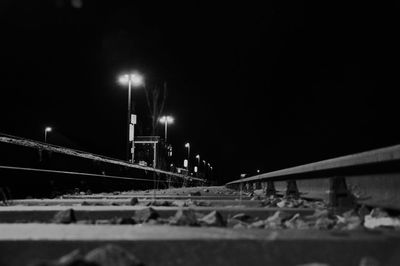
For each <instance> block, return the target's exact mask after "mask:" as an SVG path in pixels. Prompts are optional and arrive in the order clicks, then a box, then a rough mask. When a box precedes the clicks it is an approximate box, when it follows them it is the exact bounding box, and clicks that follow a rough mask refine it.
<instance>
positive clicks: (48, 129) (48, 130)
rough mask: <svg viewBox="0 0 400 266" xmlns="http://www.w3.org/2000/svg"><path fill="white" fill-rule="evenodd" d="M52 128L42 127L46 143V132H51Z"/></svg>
mask: <svg viewBox="0 0 400 266" xmlns="http://www.w3.org/2000/svg"><path fill="white" fill-rule="evenodd" d="M52 130H53V129H52V128H51V127H46V128H45V129H44V142H45V143H47V133H48V132H51V131H52Z"/></svg>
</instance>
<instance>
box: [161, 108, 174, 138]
mask: <svg viewBox="0 0 400 266" xmlns="http://www.w3.org/2000/svg"><path fill="white" fill-rule="evenodd" d="M160 122H161V123H163V124H165V131H164V139H165V143H167V136H168V124H172V123H173V122H174V118H173V117H172V116H169V115H167V116H165V115H164V116H163V117H161V118H160Z"/></svg>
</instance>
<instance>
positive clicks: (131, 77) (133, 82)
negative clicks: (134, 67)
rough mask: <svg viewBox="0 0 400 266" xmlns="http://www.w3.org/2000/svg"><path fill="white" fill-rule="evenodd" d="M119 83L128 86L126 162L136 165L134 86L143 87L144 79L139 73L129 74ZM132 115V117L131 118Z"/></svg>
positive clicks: (120, 79)
mask: <svg viewBox="0 0 400 266" xmlns="http://www.w3.org/2000/svg"><path fill="white" fill-rule="evenodd" d="M118 81H119V83H120V84H122V85H128V115H127V118H128V119H127V122H128V130H127V131H128V137H127V139H128V141H127V145H126V160H127V161H131V163H134V159H135V131H134V129H135V128H134V125H135V124H136V115H132V111H131V110H132V109H133V108H132V92H131V91H132V86H133V87H139V86H140V85H143V77H142V76H141V75H140V74H139V73H137V72H133V73H129V74H123V75H121V76H120V77H119V78H118ZM131 115H132V116H131ZM131 141H132V150H131V156H130V154H129V153H130V152H129V148H130V145H129V144H130V142H131Z"/></svg>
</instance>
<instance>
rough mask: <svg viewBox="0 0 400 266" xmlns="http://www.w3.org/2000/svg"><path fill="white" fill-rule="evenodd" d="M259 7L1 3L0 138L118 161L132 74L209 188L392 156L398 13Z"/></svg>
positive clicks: (392, 9) (138, 94)
mask: <svg viewBox="0 0 400 266" xmlns="http://www.w3.org/2000/svg"><path fill="white" fill-rule="evenodd" d="M189 2H190V3H189ZM214 2H216V1H214ZM258 2H263V5H261V4H255V3H256V2H254V3H252V2H251V1H245V2H240V3H238V4H232V3H228V2H227V3H226V4H215V3H212V2H210V3H205V2H204V1H181V2H174V3H171V1H159V2H157V1H140V2H139V1H128V0H126V1H85V0H82V1H79V0H74V1H67V0H58V1H55V0H54V1H50V0H47V1H28V0H26V1H15V0H13V1H11V0H8V1H6V0H4V1H1V3H0V34H1V35H0V36H1V42H0V64H1V72H0V82H1V95H0V132H3V133H8V134H15V135H18V136H24V137H28V138H32V139H38V140H42V139H43V127H44V126H45V125H51V126H53V127H54V128H55V131H54V133H52V138H53V140H52V141H53V143H54V144H59V145H66V146H68V145H70V146H71V147H76V148H80V149H83V150H87V151H91V152H95V153H100V154H104V155H108V156H112V157H117V158H124V156H125V137H126V136H125V134H126V129H125V127H126V125H125V124H126V121H125V119H126V102H127V90H126V88H124V87H121V86H120V85H118V84H117V82H116V78H117V76H118V74H120V73H122V72H123V71H125V70H130V69H136V70H138V71H140V72H141V73H143V74H144V76H145V78H146V82H147V83H148V84H162V83H163V82H164V81H165V82H167V84H168V99H167V106H166V113H168V114H172V115H173V116H174V117H175V120H176V123H175V124H174V125H171V126H170V127H169V133H170V134H169V138H170V142H171V143H172V144H173V146H174V151H175V153H174V156H175V159H176V162H177V163H178V162H179V163H182V160H183V157H184V152H185V148H184V143H185V142H188V141H189V142H190V143H191V146H192V154H193V155H194V154H197V153H200V154H201V156H202V158H203V159H206V160H207V161H209V162H211V164H212V165H213V166H214V169H215V174H216V176H217V177H218V179H219V180H220V181H228V180H232V179H236V178H238V177H239V175H240V173H248V174H254V173H255V171H256V169H260V170H261V171H263V172H265V171H271V170H277V169H280V168H285V167H289V166H293V165H298V164H303V163H307V162H312V161H317V160H322V159H326V158H330V157H335V156H339V155H345V154H349V153H354V152H360V151H364V150H368V149H373V148H378V147H383V146H388V145H393V144H398V143H400V130H399V126H398V124H399V114H400V111H399V109H400V108H399V107H400V106H399V97H398V96H397V90H399V78H398V77H399V73H400V72H399V62H400V60H399V59H400V57H399V47H400V45H399V44H400V43H399V41H398V40H397V39H398V33H399V23H398V19H397V18H398V12H399V6H390V5H389V4H378V3H377V2H376V3H374V4H371V5H370V4H367V3H365V2H360V3H358V4H352V5H348V4H345V5H339V4H315V3H314V4H311V3H308V1H295V3H286V2H285V1H275V2H266V1H258ZM133 97H134V101H135V104H136V106H137V114H138V120H139V123H141V129H140V130H141V131H142V132H141V133H142V134H144V135H146V134H148V133H149V132H147V128H148V122H149V114H148V112H147V109H146V106H145V104H144V103H145V94H144V92H143V90H142V89H137V90H135V91H134V92H133ZM162 129H163V128H162V127H161V126H160V128H159V134H163V130H162Z"/></svg>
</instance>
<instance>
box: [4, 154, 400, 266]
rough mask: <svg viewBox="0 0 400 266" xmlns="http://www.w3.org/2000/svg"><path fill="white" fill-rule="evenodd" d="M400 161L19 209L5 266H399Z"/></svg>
mask: <svg viewBox="0 0 400 266" xmlns="http://www.w3.org/2000/svg"><path fill="white" fill-rule="evenodd" d="M399 150H400V147H399V146H394V147H389V148H385V149H380V150H375V151H370V152H366V153H361V154H355V155H351V156H346V157H340V158H335V159H332V160H328V161H322V162H316V163H313V164H311V165H304V166H299V167H296V168H290V169H284V170H281V171H277V172H272V173H266V174H261V175H258V176H254V177H250V178H246V179H240V180H235V181H233V182H230V183H228V184H226V186H221V187H182V188H170V189H165V190H145V191H122V192H120V191H114V192H113V193H96V194H87V193H75V194H65V195H62V196H61V197H58V198H55V199H19V200H11V201H10V202H9V205H7V206H5V205H4V206H0V265H12V266H13V265H77V264H73V263H78V261H80V263H84V261H86V264H79V265H93V264H90V263H89V262H97V263H98V264H95V265H117V263H121V264H119V265H140V263H138V261H140V262H141V263H142V264H144V265H196V266H197V265H243V264H248V265H331V266H332V265H360V266H361V265H363V266H365V265H399V263H400V230H399V229H400V219H399V210H400V208H399V206H400V204H399V202H398V195H397V194H398V193H397V191H398V188H399V186H398V185H397V182H398V181H397V179H398V170H399V167H398V166H399V165H398V163H399V158H400V156H399V154H400V152H399ZM99 178H100V177H99ZM76 250H79V252H80V253H79V254H78V253H77V251H76ZM106 260H113V262H110V261H108V262H105V261H106ZM124 260H125V261H124ZM40 261H44V263H42V264H40V263H39V262H40ZM116 261H119V262H116ZM123 261H124V262H123ZM68 263H69V264H68ZM102 263H103V264H102ZM123 263H125V264H123ZM129 263H130V264H129Z"/></svg>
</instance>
